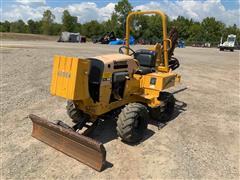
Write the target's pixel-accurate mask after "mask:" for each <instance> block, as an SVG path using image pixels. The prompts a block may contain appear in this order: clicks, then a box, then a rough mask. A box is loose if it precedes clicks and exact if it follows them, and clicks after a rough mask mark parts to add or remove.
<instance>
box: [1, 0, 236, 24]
mask: <svg viewBox="0 0 240 180" xmlns="http://www.w3.org/2000/svg"><path fill="white" fill-rule="evenodd" d="M0 1H1V3H0V14H1V18H0V21H5V20H8V21H16V20H18V19H23V20H24V21H25V22H27V21H28V20H29V19H33V20H40V19H41V18H42V14H43V12H44V11H45V10H47V9H49V10H51V11H52V12H53V14H54V15H55V21H56V22H58V23H59V22H61V16H62V12H63V11H64V10H65V9H67V10H68V11H69V12H70V14H72V15H74V16H77V17H78V21H79V22H81V23H85V22H88V21H91V20H97V21H99V22H102V21H105V20H108V19H109V18H110V17H111V14H112V12H113V11H114V6H115V4H116V3H117V2H118V1H117V0H0ZM129 1H130V3H131V4H132V6H133V7H134V10H162V11H164V12H165V13H166V14H167V15H168V16H169V17H170V18H171V19H175V18H177V17H178V16H179V15H181V16H184V17H187V18H192V19H193V20H195V21H202V19H204V18H205V17H209V16H210V17H215V18H216V19H217V20H220V21H222V22H224V23H225V24H227V25H233V24H237V25H238V27H239V26H240V0H129Z"/></svg>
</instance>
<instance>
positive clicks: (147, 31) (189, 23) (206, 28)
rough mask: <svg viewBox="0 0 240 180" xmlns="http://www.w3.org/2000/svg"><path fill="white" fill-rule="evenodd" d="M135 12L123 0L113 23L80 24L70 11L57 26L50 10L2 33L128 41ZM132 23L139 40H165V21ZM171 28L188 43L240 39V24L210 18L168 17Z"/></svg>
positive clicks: (2, 25)
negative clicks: (110, 34)
mask: <svg viewBox="0 0 240 180" xmlns="http://www.w3.org/2000/svg"><path fill="white" fill-rule="evenodd" d="M132 10H133V7H132V5H131V4H130V3H129V1H128V0H121V1H119V2H118V3H117V4H116V5H115V9H114V12H113V13H112V15H111V18H110V19H109V20H107V21H103V22H98V21H96V20H92V21H90V22H86V23H80V22H79V21H78V18H77V17H76V16H72V15H71V14H70V13H69V11H67V10H65V11H64V12H63V14H62V22H61V23H56V22H55V21H54V20H55V16H54V14H53V13H52V12H51V11H50V10H46V11H45V12H44V13H43V17H42V19H41V20H38V21H34V20H32V19H30V20H28V21H27V22H26V23H25V22H24V21H23V20H18V21H15V22H9V21H4V22H0V32H15V33H31V34H46V35H59V34H60V33H61V32H62V31H69V32H80V34H81V35H84V36H86V37H87V38H93V37H96V36H100V35H102V34H104V33H105V32H110V31H114V32H115V33H116V36H117V37H119V38H124V35H125V20H126V17H127V14H128V13H129V12H130V11H132ZM131 23H132V28H131V34H132V35H133V36H134V38H135V39H136V40H140V39H142V40H148V41H161V38H162V22H161V18H160V17H159V16H155V15H153V16H137V17H136V18H134V20H133V21H132V22H131ZM171 27H175V28H176V29H177V30H178V32H179V37H180V38H182V39H183V40H185V41H186V42H210V43H218V42H219V41H220V38H221V37H223V38H224V39H225V38H226V37H227V35H228V34H235V35H237V37H238V38H239V37H240V29H239V28H238V27H237V25H236V24H234V25H232V26H226V25H225V24H224V23H223V22H221V21H217V20H216V19H215V18H214V17H207V18H205V19H203V20H202V22H197V21H194V20H193V19H188V18H185V17H183V16H178V18H177V19H174V20H170V19H169V18H168V27H167V28H168V31H169V30H170V29H171Z"/></svg>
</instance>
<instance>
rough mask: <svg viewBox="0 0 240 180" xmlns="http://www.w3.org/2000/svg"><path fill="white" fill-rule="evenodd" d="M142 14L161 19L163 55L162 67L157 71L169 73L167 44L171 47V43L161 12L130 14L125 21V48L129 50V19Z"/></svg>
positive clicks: (165, 17)
mask: <svg viewBox="0 0 240 180" xmlns="http://www.w3.org/2000/svg"><path fill="white" fill-rule="evenodd" d="M144 14H156V15H159V16H161V18H162V29H163V54H164V66H160V67H159V68H158V69H159V70H160V71H163V72H169V67H168V48H167V45H168V42H169V43H170V46H171V41H170V40H169V39H168V38H167V16H166V15H165V14H164V13H163V12H162V11H136V12H130V13H129V14H128V16H127V20H126V46H127V47H128V48H129V37H130V22H131V18H132V17H133V16H135V15H144ZM128 48H127V52H126V54H128V55H129V49H128Z"/></svg>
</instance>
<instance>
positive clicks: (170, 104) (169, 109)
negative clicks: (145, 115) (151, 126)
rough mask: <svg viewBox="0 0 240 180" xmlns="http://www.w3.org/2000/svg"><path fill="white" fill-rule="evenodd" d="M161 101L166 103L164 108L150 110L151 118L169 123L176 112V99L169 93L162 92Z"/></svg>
mask: <svg viewBox="0 0 240 180" xmlns="http://www.w3.org/2000/svg"><path fill="white" fill-rule="evenodd" d="M160 100H161V101H165V103H166V104H165V106H164V107H161V106H160V107H157V108H151V109H150V116H151V118H153V119H154V120H157V121H168V120H170V119H171V117H172V115H173V112H174V106H175V102H176V99H175V98H174V96H173V95H172V94H171V93H169V92H161V97H160Z"/></svg>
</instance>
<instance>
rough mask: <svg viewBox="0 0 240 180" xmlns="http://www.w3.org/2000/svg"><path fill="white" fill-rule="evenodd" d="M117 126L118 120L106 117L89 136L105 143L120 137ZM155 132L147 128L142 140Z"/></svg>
mask: <svg viewBox="0 0 240 180" xmlns="http://www.w3.org/2000/svg"><path fill="white" fill-rule="evenodd" d="M116 126H117V123H116V120H112V119H109V118H106V119H105V120H104V121H100V123H99V124H98V126H97V127H96V129H94V131H93V132H91V133H90V134H89V136H90V137H91V138H94V139H95V140H97V141H100V142H102V143H103V144H106V143H108V142H110V141H112V140H114V139H118V135H117V131H116ZM103 132H104V133H103ZM154 133H155V132H154V131H152V130H150V129H147V130H146V132H145V134H144V137H143V139H142V140H141V142H143V141H145V140H147V139H148V138H150V137H151V136H152V135H153V134H154ZM141 142H140V143H141ZM137 144H139V143H134V144H132V143H130V144H129V145H137Z"/></svg>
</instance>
